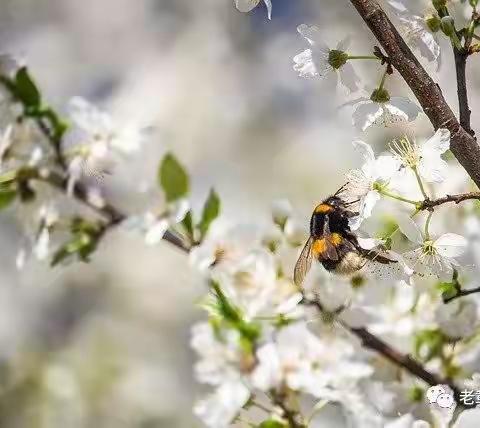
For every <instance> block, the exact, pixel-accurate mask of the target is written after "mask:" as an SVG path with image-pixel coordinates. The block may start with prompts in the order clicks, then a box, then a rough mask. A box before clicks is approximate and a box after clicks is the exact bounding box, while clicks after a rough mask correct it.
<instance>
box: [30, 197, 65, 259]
mask: <svg viewBox="0 0 480 428" xmlns="http://www.w3.org/2000/svg"><path fill="white" fill-rule="evenodd" d="M39 218H40V221H39V224H40V228H39V231H38V234H37V237H36V239H35V243H34V246H33V254H34V255H35V256H36V258H37V259H38V260H45V259H46V258H47V257H48V255H49V253H50V234H51V231H52V228H53V227H54V226H55V225H56V223H57V222H58V220H59V213H58V211H57V209H56V208H55V207H54V206H53V205H43V206H42V207H41V208H40V211H39Z"/></svg>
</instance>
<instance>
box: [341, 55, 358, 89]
mask: <svg viewBox="0 0 480 428" xmlns="http://www.w3.org/2000/svg"><path fill="white" fill-rule="evenodd" d="M338 73H339V74H340V82H341V83H342V85H343V86H345V87H346V88H348V90H349V91H350V92H355V91H357V90H358V83H359V82H360V78H359V77H358V76H357V74H356V73H355V70H354V68H353V66H352V64H350V63H349V62H347V63H346V64H345V65H343V66H342V67H340V69H339V70H338Z"/></svg>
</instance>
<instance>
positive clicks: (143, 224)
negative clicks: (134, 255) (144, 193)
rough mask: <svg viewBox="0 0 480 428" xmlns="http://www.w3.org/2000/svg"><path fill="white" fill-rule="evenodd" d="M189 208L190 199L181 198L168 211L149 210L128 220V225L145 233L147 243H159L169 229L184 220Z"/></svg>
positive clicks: (169, 206) (170, 205)
mask: <svg viewBox="0 0 480 428" xmlns="http://www.w3.org/2000/svg"><path fill="white" fill-rule="evenodd" d="M189 209H190V203H189V202H188V200H186V199H180V200H178V201H175V202H173V203H171V204H169V205H168V207H167V209H166V211H164V212H162V213H160V214H158V213H155V212H153V211H148V212H146V213H145V214H144V215H143V216H135V217H131V218H130V219H129V220H128V221H127V227H128V228H132V229H140V230H141V231H142V233H144V234H145V243H146V244H147V245H152V246H153V245H157V244H158V243H159V242H160V241H161V240H162V238H163V235H165V232H166V231H167V230H168V229H170V228H171V227H172V226H175V225H176V224H178V223H180V222H181V221H183V219H184V218H185V216H186V215H187V213H188V211H189Z"/></svg>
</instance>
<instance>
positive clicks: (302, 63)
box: [293, 49, 318, 77]
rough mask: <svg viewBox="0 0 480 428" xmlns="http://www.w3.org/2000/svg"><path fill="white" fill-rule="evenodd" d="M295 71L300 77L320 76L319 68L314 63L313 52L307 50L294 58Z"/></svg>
mask: <svg viewBox="0 0 480 428" xmlns="http://www.w3.org/2000/svg"><path fill="white" fill-rule="evenodd" d="M293 62H294V65H293V69H294V70H295V71H296V72H297V73H298V74H299V76H300V77H316V76H318V71H317V67H316V66H315V63H314V62H313V56H312V50H311V49H306V50H304V51H303V52H300V53H299V54H298V55H295V56H294V57H293Z"/></svg>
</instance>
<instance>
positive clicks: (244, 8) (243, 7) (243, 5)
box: [235, 0, 272, 19]
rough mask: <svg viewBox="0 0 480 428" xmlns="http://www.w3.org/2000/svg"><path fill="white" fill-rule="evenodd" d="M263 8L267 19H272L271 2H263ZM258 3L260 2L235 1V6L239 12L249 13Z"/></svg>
mask: <svg viewBox="0 0 480 428" xmlns="http://www.w3.org/2000/svg"><path fill="white" fill-rule="evenodd" d="M263 2H264V3H265V6H266V7H267V13H268V19H272V1H271V0H263ZM259 3H260V0H235V6H236V7H237V9H238V10H239V11H240V12H250V11H251V10H252V9H254V8H255V7H257V6H258V5H259Z"/></svg>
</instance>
